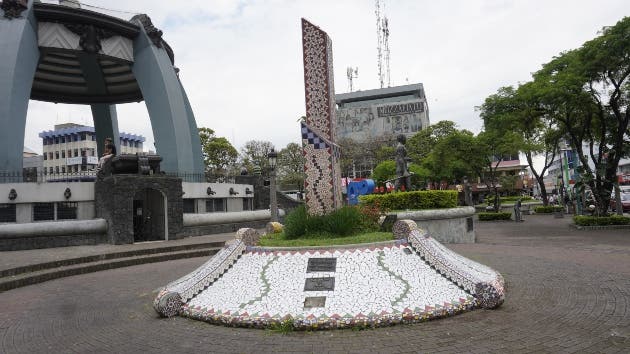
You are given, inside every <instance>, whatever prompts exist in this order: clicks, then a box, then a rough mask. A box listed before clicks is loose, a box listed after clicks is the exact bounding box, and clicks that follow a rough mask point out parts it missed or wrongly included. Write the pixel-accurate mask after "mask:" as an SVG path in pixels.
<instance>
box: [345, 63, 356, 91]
mask: <svg viewBox="0 0 630 354" xmlns="http://www.w3.org/2000/svg"><path fill="white" fill-rule="evenodd" d="M346 75H347V76H348V89H349V90H350V91H349V92H352V91H353V86H352V80H353V79H356V78H357V77H359V68H354V69H352V68H351V67H348V68H347V69H346Z"/></svg>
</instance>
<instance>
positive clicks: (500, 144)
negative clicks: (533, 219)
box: [469, 127, 521, 211]
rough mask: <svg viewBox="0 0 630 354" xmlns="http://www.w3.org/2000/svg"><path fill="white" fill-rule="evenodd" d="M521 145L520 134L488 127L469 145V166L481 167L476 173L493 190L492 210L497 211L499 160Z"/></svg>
mask: <svg viewBox="0 0 630 354" xmlns="http://www.w3.org/2000/svg"><path fill="white" fill-rule="evenodd" d="M520 145H521V139H520V136H519V135H518V134H517V133H515V132H513V131H508V130H506V129H498V128H497V127H488V128H487V129H486V130H484V131H482V132H481V133H479V134H478V135H477V136H476V137H475V139H473V141H472V144H471V146H470V152H471V155H470V156H471V158H472V157H474V160H471V161H469V163H470V164H471V166H476V167H477V168H481V170H479V169H478V170H477V173H478V174H479V175H480V176H481V179H482V180H483V181H485V183H486V184H487V185H489V186H490V187H491V188H492V190H493V191H494V197H495V198H494V210H495V211H499V207H500V205H499V201H500V199H499V173H498V172H497V171H498V169H499V167H500V166H501V162H502V161H503V160H504V159H505V158H506V157H507V156H512V155H515V154H517V153H518V151H519V147H520Z"/></svg>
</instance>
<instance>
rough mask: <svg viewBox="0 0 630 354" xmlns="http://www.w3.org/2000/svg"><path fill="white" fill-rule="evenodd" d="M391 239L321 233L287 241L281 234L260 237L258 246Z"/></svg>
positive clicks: (382, 235)
mask: <svg viewBox="0 0 630 354" xmlns="http://www.w3.org/2000/svg"><path fill="white" fill-rule="evenodd" d="M393 239H394V235H393V234H392V233H391V232H366V233H359V234H356V235H352V236H343V237H341V236H337V235H331V234H326V233H322V234H314V235H304V236H302V237H300V238H298V239H287V238H286V237H285V235H284V232H281V233H278V234H269V235H265V236H263V237H261V238H260V241H259V242H258V244H259V245H260V246H264V247H304V246H334V245H351V244H358V243H370V242H381V241H391V240H393Z"/></svg>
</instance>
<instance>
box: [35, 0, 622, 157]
mask: <svg viewBox="0 0 630 354" xmlns="http://www.w3.org/2000/svg"><path fill="white" fill-rule="evenodd" d="M44 2H51V1H44ZM383 2H384V4H385V15H386V16H387V17H388V19H389V27H390V51H391V64H390V68H391V80H392V86H396V85H403V84H406V83H419V82H421V83H423V84H424V87H425V91H426V95H427V99H428V102H429V109H430V120H431V122H432V123H435V122H437V121H440V120H452V121H455V122H456V123H457V124H459V126H460V127H461V128H466V129H469V130H471V131H473V132H475V133H476V132H479V130H480V129H481V120H480V119H479V115H478V113H477V112H475V106H478V105H480V104H481V103H483V100H484V98H485V97H487V96H488V95H490V94H492V93H493V92H495V91H496V90H497V89H498V88H499V87H501V86H505V85H515V84H518V83H519V82H524V81H527V80H529V78H530V73H532V72H534V71H536V70H538V69H539V68H540V66H541V64H543V63H545V62H547V61H549V60H550V59H551V58H552V57H553V56H554V55H557V54H558V53H560V52H562V51H564V50H568V49H572V48H576V47H579V46H580V45H581V44H582V43H584V42H585V41H587V40H589V39H591V38H593V37H595V36H597V32H598V31H599V30H600V29H601V28H602V27H603V26H611V25H614V24H615V23H616V22H617V21H619V20H620V19H621V18H622V17H623V16H627V15H629V12H630V11H629V10H630V8H629V7H628V1H627V0H599V1H594V0H591V1H586V0H528V1H517V0H513V1H508V0H460V1H456V0H452V1H435V0H432V1H428V0H396V1H394V0H384V1H383ZM82 3H84V4H85V5H87V4H89V5H93V6H98V7H102V8H108V9H114V10H118V11H126V12H107V11H104V10H101V9H97V8H94V7H88V6H84V8H86V9H90V10H97V11H101V12H106V13H108V14H110V15H115V16H118V17H122V18H125V19H129V18H131V17H132V16H133V13H139V12H142V13H147V14H148V15H149V16H150V17H151V18H152V20H153V23H154V24H155V26H156V27H158V28H160V29H161V30H163V31H164V39H166V41H167V42H168V43H169V44H170V45H171V47H172V48H173V49H174V51H175V65H176V66H177V67H179V68H180V69H181V72H180V79H181V80H182V83H183V85H184V87H185V89H186V92H187V93H188V96H189V98H190V101H191V104H192V107H193V111H194V113H195V117H196V120H197V125H198V126H199V127H208V128H212V129H214V130H215V131H216V133H217V135H218V136H224V137H226V138H227V139H228V140H230V141H231V142H232V144H233V145H234V146H235V147H236V148H237V149H239V150H240V147H241V146H242V145H243V144H244V143H245V142H246V141H248V140H253V139H256V140H268V141H271V142H272V143H273V144H274V145H275V146H276V147H277V148H282V147H284V146H286V144H288V143H290V142H299V141H300V135H299V126H298V122H297V120H298V119H299V117H300V116H302V115H304V111H305V108H304V86H303V85H304V82H303V69H302V48H301V45H302V44H301V35H300V32H301V29H300V18H301V17H304V18H306V19H308V20H309V21H311V22H313V23H314V24H316V25H318V26H319V27H320V28H322V29H323V30H324V31H326V32H327V33H328V35H329V36H330V37H331V39H332V41H333V57H334V70H335V86H336V90H337V93H344V92H348V80H347V77H346V68H347V67H349V66H351V67H358V72H359V75H358V78H356V79H355V80H354V86H355V90H356V89H360V90H369V89H374V88H378V87H379V81H378V75H377V71H378V68H377V51H376V46H377V45H376V44H377V39H376V16H375V14H374V9H375V7H374V1H373V0H317V1H316V0H302V1H300V0H252V1H237V0H186V1H181V0H180V1H166V0H134V1H123V0H89V1H82ZM117 109H118V124H119V128H120V130H121V131H124V132H128V133H135V134H142V135H144V136H145V137H146V138H147V143H146V144H145V149H153V133H152V131H151V125H150V121H149V118H148V114H147V111H146V107H145V106H144V103H137V104H125V105H118V106H117ZM65 122H74V123H81V124H87V125H93V124H92V118H91V114H90V110H89V107H86V106H78V105H62V104H57V105H55V104H50V103H44V102H38V101H31V102H30V104H29V113H28V119H27V127H26V133H25V145H26V146H27V147H29V148H31V149H34V150H35V151H38V152H41V151H42V143H41V139H39V138H38V136H37V135H38V133H39V132H41V131H43V130H50V129H52V128H53V125H54V124H59V123H65Z"/></svg>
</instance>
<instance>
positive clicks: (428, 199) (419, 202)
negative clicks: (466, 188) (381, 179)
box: [359, 190, 457, 210]
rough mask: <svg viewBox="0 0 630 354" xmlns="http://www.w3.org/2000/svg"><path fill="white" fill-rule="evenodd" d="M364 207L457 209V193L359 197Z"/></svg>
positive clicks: (429, 192)
mask: <svg viewBox="0 0 630 354" xmlns="http://www.w3.org/2000/svg"><path fill="white" fill-rule="evenodd" d="M359 200H360V203H361V204H362V205H374V204H375V203H378V205H379V206H380V207H381V208H383V209H387V210H406V209H416V210H418V209H419V210H422V209H442V208H455V207H457V191H454V190H446V191H414V192H394V193H387V194H369V195H362V196H360V197H359Z"/></svg>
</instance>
